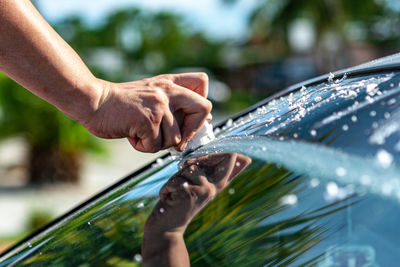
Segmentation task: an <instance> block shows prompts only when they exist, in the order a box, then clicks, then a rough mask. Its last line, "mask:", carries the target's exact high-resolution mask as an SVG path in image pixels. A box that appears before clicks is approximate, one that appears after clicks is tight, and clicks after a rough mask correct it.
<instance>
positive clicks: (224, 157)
mask: <svg viewBox="0 0 400 267" xmlns="http://www.w3.org/2000/svg"><path fill="white" fill-rule="evenodd" d="M250 162H251V159H250V158H249V157H246V156H244V155H241V154H236V153H215V154H210V155H206V156H203V157H200V158H195V159H190V160H188V161H186V162H185V164H184V168H183V169H182V170H181V171H179V172H178V173H177V174H176V175H174V176H173V177H172V178H171V179H170V180H169V181H168V182H167V183H166V184H165V185H164V186H163V187H162V188H161V190H160V201H159V202H158V203H157V204H156V206H155V207H154V209H153V212H152V213H151V215H150V216H149V218H148V219H147V221H146V224H145V227H144V235H143V242H142V256H143V266H144V267H148V266H150V267H152V266H190V261H189V255H188V252H187V249H186V246H185V242H184V239H183V233H184V231H185V229H186V227H187V225H188V224H189V223H190V221H191V220H192V218H193V217H194V216H195V215H196V214H197V213H199V212H200V210H201V209H202V208H204V207H205V206H206V205H207V203H209V202H210V201H211V200H212V199H213V198H214V197H215V196H216V195H217V194H218V193H219V192H221V191H222V190H223V189H224V188H225V187H226V186H227V185H228V184H229V183H230V181H232V179H233V178H235V177H236V176H237V175H238V174H239V173H240V172H242V171H243V170H244V169H245V168H246V167H247V166H248V165H249V164H250Z"/></svg>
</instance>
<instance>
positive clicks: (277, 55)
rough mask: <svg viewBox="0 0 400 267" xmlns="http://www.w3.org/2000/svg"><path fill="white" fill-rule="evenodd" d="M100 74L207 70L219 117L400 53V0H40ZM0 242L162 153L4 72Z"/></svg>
mask: <svg viewBox="0 0 400 267" xmlns="http://www.w3.org/2000/svg"><path fill="white" fill-rule="evenodd" d="M33 2H34V4H35V5H36V7H37V8H38V9H39V11H40V12H41V13H42V15H43V16H44V17H45V18H46V19H47V20H48V21H49V23H50V24H51V25H52V26H53V27H54V28H55V29H56V31H57V32H58V33H59V34H60V35H61V36H62V37H63V38H64V39H65V40H66V41H67V42H68V43H69V44H70V45H71V46H72V47H73V48H74V49H75V50H76V51H77V52H78V54H79V55H80V56H81V57H82V58H83V60H84V61H85V62H86V64H87V65H88V66H89V68H90V69H91V70H92V71H93V72H94V73H95V75H96V76H97V77H99V78H102V79H106V80H110V81H114V82H123V81H130V80H136V79H140V78H144V77H149V76H153V75H157V74H161V73H177V72H184V71H205V72H207V73H208V74H209V77H210V95H209V98H210V99H211V100H212V102H213V104H214V109H213V115H214V118H215V119H214V122H216V121H220V120H222V119H224V118H225V117H227V116H229V115H231V114H234V113H236V112H238V111H240V110H242V109H244V108H246V107H248V106H250V105H252V104H255V103H256V102H257V101H259V100H261V99H263V98H265V97H267V96H269V95H271V94H273V93H275V92H277V91H279V90H282V89H284V88H285V87H287V86H289V85H291V84H294V83H296V82H300V81H302V80H305V79H308V78H311V77H314V76H317V75H319V74H324V73H327V72H330V71H335V70H338V69H341V68H345V67H349V66H352V65H356V64H359V63H363V62H366V61H369V60H372V59H375V58H378V57H381V56H386V55H390V54H393V53H396V52H398V47H399V41H400V31H399V30H398V25H400V16H399V15H400V2H399V1H396V0H351V1H348V0H322V1H314V0H303V1H296V0H197V1H185V0H147V1H140V0H114V1H106V0H98V1H89V0H58V1H54V0H36V1H33ZM0 88H1V90H0V218H1V220H0V251H2V250H4V249H5V248H6V247H7V246H9V245H10V244H12V243H13V242H15V241H16V240H18V239H20V238H22V237H23V236H24V235H26V234H27V233H29V232H31V231H32V230H34V229H36V228H37V227H39V226H41V225H43V224H45V223H47V222H49V221H50V220H51V219H53V218H55V217H57V216H59V215H61V214H62V213H64V212H65V211H67V210H69V209H71V208H72V207H73V206H75V205H76V204H78V203H80V202H81V201H83V200H85V199H87V198H88V197H90V196H91V195H93V194H94V193H96V192H98V191H99V190H101V189H102V188H105V187H107V186H108V185H110V184H113V183H115V182H116V181H118V180H119V179H120V178H122V177H123V176H125V175H127V174H129V173H130V172H132V171H133V170H136V169H138V168H139V167H141V166H143V165H144V164H145V163H147V162H149V161H150V160H151V159H154V158H156V157H157V156H158V155H160V153H158V154H155V155H154V154H143V153H139V152H136V151H134V150H133V149H132V148H131V147H130V145H129V143H128V142H127V141H126V140H101V139H98V138H96V137H94V136H91V135H90V134H89V133H88V132H87V131H86V130H85V129H84V128H83V127H81V126H80V125H78V124H77V123H75V122H73V121H71V120H69V119H68V118H67V117H65V116H64V115H63V114H61V113H60V112H58V111H57V110H56V109H55V108H54V107H52V106H50V105H49V104H47V103H45V102H44V101H42V100H41V99H39V98H37V97H35V96H33V95H32V94H31V93H29V92H28V91H27V90H25V89H23V88H21V87H20V86H19V85H17V84H16V83H14V82H13V81H11V80H10V79H9V78H7V77H6V76H5V75H4V74H2V73H0Z"/></svg>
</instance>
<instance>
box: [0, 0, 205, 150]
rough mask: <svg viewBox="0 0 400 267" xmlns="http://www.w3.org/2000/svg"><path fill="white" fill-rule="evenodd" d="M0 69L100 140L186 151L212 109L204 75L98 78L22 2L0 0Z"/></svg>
mask: <svg viewBox="0 0 400 267" xmlns="http://www.w3.org/2000/svg"><path fill="white" fill-rule="evenodd" d="M0 71H1V72H3V73H4V74H6V75H7V76H9V77H10V78H12V79H13V80H15V81H16V82H18V83H19V84H21V85H22V86H24V87H25V88H26V89H28V90H29V91H31V92H32V93H34V94H35V95H37V96H39V97H41V98H43V99H44V100H46V101H47V102H49V103H51V104H52V105H54V106H56V107H57V108H58V109H59V110H60V111H62V112H63V113H64V114H65V115H67V116H68V117H70V118H71V119H73V120H75V121H77V122H79V123H81V124H82V125H83V126H84V127H86V129H87V130H89V131H90V132H91V133H92V134H94V135H96V136H98V137H101V138H125V137H126V138H128V140H129V142H130V143H131V145H132V146H133V147H134V148H135V149H137V150H139V151H142V152H157V151H159V150H160V149H165V148H168V147H171V146H174V147H176V148H177V149H178V150H181V151H182V150H184V148H185V147H186V144H187V143H188V141H189V140H190V139H191V138H192V137H193V135H194V134H195V132H196V131H197V130H198V129H199V128H200V126H201V125H202V124H203V123H204V120H205V119H206V118H207V116H208V115H209V113H210V112H211V108H212V107H211V103H210V102H209V101H208V100H207V99H206V97H207V93H208V77H207V75H206V74H204V73H183V74H175V75H172V74H170V75H160V76H155V77H151V78H147V79H142V80H138V81H131V82H127V83H112V82H109V81H104V80H101V79H98V78H96V77H95V76H94V75H93V74H92V73H91V72H90V70H89V69H88V68H87V67H86V65H85V63H84V62H83V61H82V60H81V58H80V57H79V56H78V54H77V53H76V52H75V51H74V50H73V49H72V48H71V47H70V46H69V45H68V44H67V43H66V42H65V41H64V40H63V39H62V38H61V37H60V36H59V35H58V34H57V33H56V32H55V31H54V30H53V28H52V27H51V26H50V25H49V24H48V23H47V22H46V21H45V20H44V19H43V17H42V16H41V15H40V14H39V12H38V11H37V10H36V9H35V7H34V6H33V5H32V3H31V2H30V1H28V0H18V1H15V0H0Z"/></svg>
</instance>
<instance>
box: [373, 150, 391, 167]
mask: <svg viewBox="0 0 400 267" xmlns="http://www.w3.org/2000/svg"><path fill="white" fill-rule="evenodd" d="M376 160H377V161H378V163H379V165H381V166H382V167H383V168H389V167H390V165H392V162H393V156H392V154H390V153H389V152H387V151H386V150H384V149H379V150H378V152H377V153H376Z"/></svg>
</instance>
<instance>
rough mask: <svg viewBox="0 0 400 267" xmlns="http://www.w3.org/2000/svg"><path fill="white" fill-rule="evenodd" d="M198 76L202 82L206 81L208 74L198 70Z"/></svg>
mask: <svg viewBox="0 0 400 267" xmlns="http://www.w3.org/2000/svg"><path fill="white" fill-rule="evenodd" d="M199 78H200V80H201V81H202V82H204V83H208V75H207V73H205V72H199Z"/></svg>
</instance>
